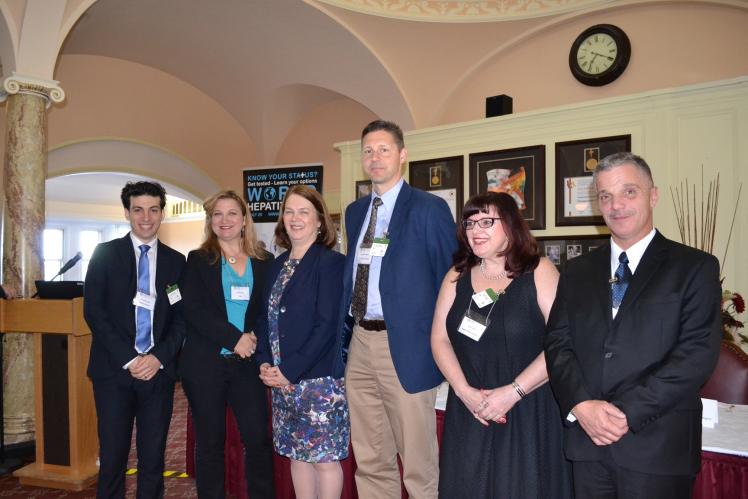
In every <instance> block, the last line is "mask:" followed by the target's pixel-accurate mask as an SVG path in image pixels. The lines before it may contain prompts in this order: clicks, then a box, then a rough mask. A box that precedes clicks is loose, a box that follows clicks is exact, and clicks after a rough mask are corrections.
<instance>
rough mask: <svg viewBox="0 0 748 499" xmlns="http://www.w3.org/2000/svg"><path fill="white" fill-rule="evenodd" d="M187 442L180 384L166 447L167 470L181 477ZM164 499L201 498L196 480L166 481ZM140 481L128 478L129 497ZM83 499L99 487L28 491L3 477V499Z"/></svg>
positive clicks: (131, 465)
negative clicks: (76, 489) (70, 490)
mask: <svg viewBox="0 0 748 499" xmlns="http://www.w3.org/2000/svg"><path fill="white" fill-rule="evenodd" d="M134 433H135V432H133V442H132V451H131V452H130V461H129V465H128V467H129V468H131V469H134V468H135V466H136V462H137V461H136V459H135V435H134ZM186 439H187V399H186V398H185V396H184V392H183V391H182V387H181V385H179V384H177V387H176V390H175V391H174V414H173V415H172V418H171V426H170V427H169V440H168V443H167V444H166V457H165V461H166V470H167V471H176V472H177V473H175V475H179V474H180V473H182V472H184V470H185V445H186ZM164 482H165V488H166V490H165V492H164V497H185V498H189V497H197V492H196V491H195V480H194V479H192V478H175V477H167V478H165V479H164ZM135 484H136V478H135V476H134V475H131V476H128V477H127V495H126V497H127V498H128V499H129V498H134V497H135ZM32 497H33V498H39V499H58V498H67V499H83V498H92V497H96V487H95V485H94V486H92V487H90V488H87V489H84V490H82V491H80V492H68V491H65V490H53V489H45V488H40V487H24V486H22V485H21V484H19V483H18V479H17V478H15V477H13V476H12V475H6V476H4V477H0V498H9V499H28V498H32Z"/></svg>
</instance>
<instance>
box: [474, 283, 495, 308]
mask: <svg viewBox="0 0 748 499" xmlns="http://www.w3.org/2000/svg"><path fill="white" fill-rule="evenodd" d="M498 299H499V297H498V295H497V294H496V292H495V291H494V290H493V289H491V288H488V289H486V290H483V291H481V292H480V293H475V294H474V295H473V301H474V302H475V304H476V305H478V307H479V308H483V307H485V306H486V305H490V304H491V303H493V302H495V301H496V300H498Z"/></svg>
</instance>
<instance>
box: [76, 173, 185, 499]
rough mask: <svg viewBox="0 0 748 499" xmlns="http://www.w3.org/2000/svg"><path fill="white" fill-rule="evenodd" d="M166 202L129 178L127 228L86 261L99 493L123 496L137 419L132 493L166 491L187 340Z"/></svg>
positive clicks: (154, 189)
mask: <svg viewBox="0 0 748 499" xmlns="http://www.w3.org/2000/svg"><path fill="white" fill-rule="evenodd" d="M165 204H166V192H165V191H164V188H163V187H162V186H161V185H159V184H157V183H155V182H136V183H131V182H128V184H127V185H126V186H125V187H124V189H122V205H123V206H124V208H125V217H126V218H127V220H128V221H129V222H130V228H131V231H130V233H129V234H127V235H126V236H125V237H123V238H120V239H114V240H112V241H109V242H106V243H103V244H100V245H98V246H97V247H96V251H94V254H93V256H92V257H91V262H90V263H89V264H88V271H87V273H86V286H85V300H84V314H85V318H86V322H87V323H88V326H89V327H90V328H91V337H92V342H91V355H90V357H89V362H88V376H89V377H90V378H91V381H92V382H93V391H94V399H95V402H96V415H97V418H98V433H99V459H100V463H101V465H100V469H99V483H98V487H97V492H96V497H98V498H123V497H125V471H126V467H127V456H128V454H129V452H130V441H131V438H132V428H133V422H134V421H135V420H137V425H138V428H137V437H136V438H137V441H136V446H137V449H138V474H137V480H138V489H137V497H138V498H143V499H146V498H158V497H163V493H164V479H163V472H164V450H165V448H166V435H167V432H168V430H169V422H170V421H171V412H172V404H173V400H174V383H175V380H176V371H175V362H176V357H177V352H178V351H179V349H180V347H181V346H182V340H183V338H184V324H183V321H182V318H181V314H179V313H178V311H177V310H176V307H177V304H178V301H179V299H180V298H179V294H178V291H177V290H175V288H174V287H173V285H176V283H177V282H178V281H179V276H180V274H181V273H182V268H183V267H184V256H183V255H182V254H181V253H178V252H177V251H175V250H173V249H171V248H170V247H168V246H166V245H165V244H163V243H161V242H159V240H158V238H157V233H158V229H159V226H160V225H161V221H162V220H163V218H164V206H165ZM135 303H137V304H138V306H136V305H135ZM136 323H137V324H136Z"/></svg>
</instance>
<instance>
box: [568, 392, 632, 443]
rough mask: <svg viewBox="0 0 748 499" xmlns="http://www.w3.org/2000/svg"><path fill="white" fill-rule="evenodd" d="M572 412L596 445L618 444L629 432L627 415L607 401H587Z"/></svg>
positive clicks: (575, 407)
mask: <svg viewBox="0 0 748 499" xmlns="http://www.w3.org/2000/svg"><path fill="white" fill-rule="evenodd" d="M571 412H572V414H574V417H575V418H577V421H578V422H579V424H580V425H582V429H583V430H584V431H585V433H587V435H588V436H589V437H590V438H591V439H592V442H594V444H595V445H600V446H602V445H610V444H612V443H615V442H618V441H619V440H620V439H621V437H623V436H624V435H625V434H626V433H627V432H628V431H629V425H628V420H627V419H626V414H624V413H623V411H621V410H620V409H619V408H618V407H616V406H614V405H613V404H611V403H610V402H606V401H605V400H585V401H584V402H580V403H578V404H577V405H576V406H574V408H573V409H572V411H571Z"/></svg>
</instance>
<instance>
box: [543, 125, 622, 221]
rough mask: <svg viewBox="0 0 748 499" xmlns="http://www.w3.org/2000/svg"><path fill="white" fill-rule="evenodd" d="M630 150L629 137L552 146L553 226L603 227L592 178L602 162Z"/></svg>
mask: <svg viewBox="0 0 748 499" xmlns="http://www.w3.org/2000/svg"><path fill="white" fill-rule="evenodd" d="M630 150H631V135H617V136H615V137H600V138H597V139H584V140H572V141H570V142H557V143H556V226H563V225H605V222H604V221H603V217H602V216H601V215H600V210H599V209H598V206H597V196H596V194H595V186H594V185H593V183H592V174H593V173H594V172H595V169H596V168H597V164H598V163H599V162H600V160H601V159H602V158H604V157H605V156H607V155H609V154H613V153H616V152H625V151H630Z"/></svg>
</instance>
